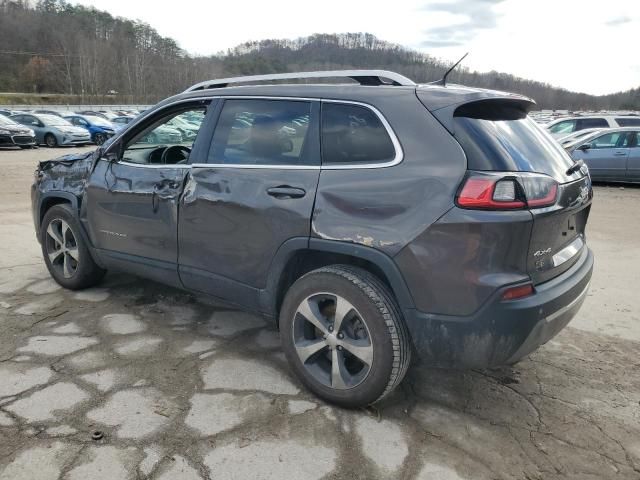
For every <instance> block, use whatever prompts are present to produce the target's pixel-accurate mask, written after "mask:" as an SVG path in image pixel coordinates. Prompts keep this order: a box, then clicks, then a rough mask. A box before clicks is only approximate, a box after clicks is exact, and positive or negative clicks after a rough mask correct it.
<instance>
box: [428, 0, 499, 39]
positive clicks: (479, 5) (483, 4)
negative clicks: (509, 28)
mask: <svg viewBox="0 0 640 480" xmlns="http://www.w3.org/2000/svg"><path fill="white" fill-rule="evenodd" d="M504 1H505V0H452V1H450V2H444V1H436V2H431V3H428V4H426V5H424V6H423V8H422V10H424V11H426V12H434V13H448V14H452V15H461V16H464V17H466V19H465V20H463V21H462V22H456V23H453V24H450V25H444V26H440V27H435V28H430V29H428V30H426V31H425V34H426V35H427V38H426V40H423V41H422V42H421V43H420V45H421V46H422V47H432V48H439V47H457V46H461V45H464V44H466V43H468V42H470V41H471V40H473V38H475V36H476V35H477V34H478V32H479V31H481V30H486V29H491V28H495V27H496V26H497V19H498V18H499V17H500V14H499V13H498V12H496V11H494V10H493V7H495V6H496V5H499V4H500V3H503V2H504Z"/></svg>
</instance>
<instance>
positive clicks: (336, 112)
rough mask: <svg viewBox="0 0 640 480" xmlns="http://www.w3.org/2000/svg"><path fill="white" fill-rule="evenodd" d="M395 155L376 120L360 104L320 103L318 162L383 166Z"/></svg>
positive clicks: (378, 120) (389, 139) (375, 116)
mask: <svg viewBox="0 0 640 480" xmlns="http://www.w3.org/2000/svg"><path fill="white" fill-rule="evenodd" d="M395 156H396V152H395V148H394V146H393V142H392V141H391V138H390V137H389V133H388V132H387V129H386V128H385V127H384V125H383V124H382V121H381V120H380V118H379V117H378V116H377V115H376V114H375V113H374V112H373V111H372V110H371V109H369V108H367V107H364V106H360V105H351V104H340V103H323V105H322V163H323V164H325V165H331V164H363V163H385V162H390V161H392V160H393V159H394V158H395Z"/></svg>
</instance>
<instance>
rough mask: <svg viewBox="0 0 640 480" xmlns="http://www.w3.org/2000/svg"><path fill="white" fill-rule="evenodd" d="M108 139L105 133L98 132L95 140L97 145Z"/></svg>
mask: <svg viewBox="0 0 640 480" xmlns="http://www.w3.org/2000/svg"><path fill="white" fill-rule="evenodd" d="M106 140H107V137H106V136H105V135H104V133H96V136H95V138H94V142H95V144H96V145H98V146H100V145H102V144H103V143H104V142H105V141H106Z"/></svg>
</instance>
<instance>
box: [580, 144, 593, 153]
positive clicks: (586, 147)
mask: <svg viewBox="0 0 640 480" xmlns="http://www.w3.org/2000/svg"><path fill="white" fill-rule="evenodd" d="M590 148H591V144H590V143H583V144H582V145H580V146H579V147H578V150H582V151H583V152H586V151H587V150H589V149H590Z"/></svg>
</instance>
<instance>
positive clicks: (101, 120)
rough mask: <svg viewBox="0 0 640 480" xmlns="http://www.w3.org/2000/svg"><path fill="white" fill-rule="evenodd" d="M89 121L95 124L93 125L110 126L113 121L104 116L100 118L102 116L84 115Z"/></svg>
mask: <svg viewBox="0 0 640 480" xmlns="http://www.w3.org/2000/svg"><path fill="white" fill-rule="evenodd" d="M84 118H85V119H86V120H87V122H89V123H91V124H93V125H98V126H100V127H110V126H111V123H110V122H109V121H107V120H105V119H104V118H100V117H92V116H91V115H87V116H86V117H84Z"/></svg>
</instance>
